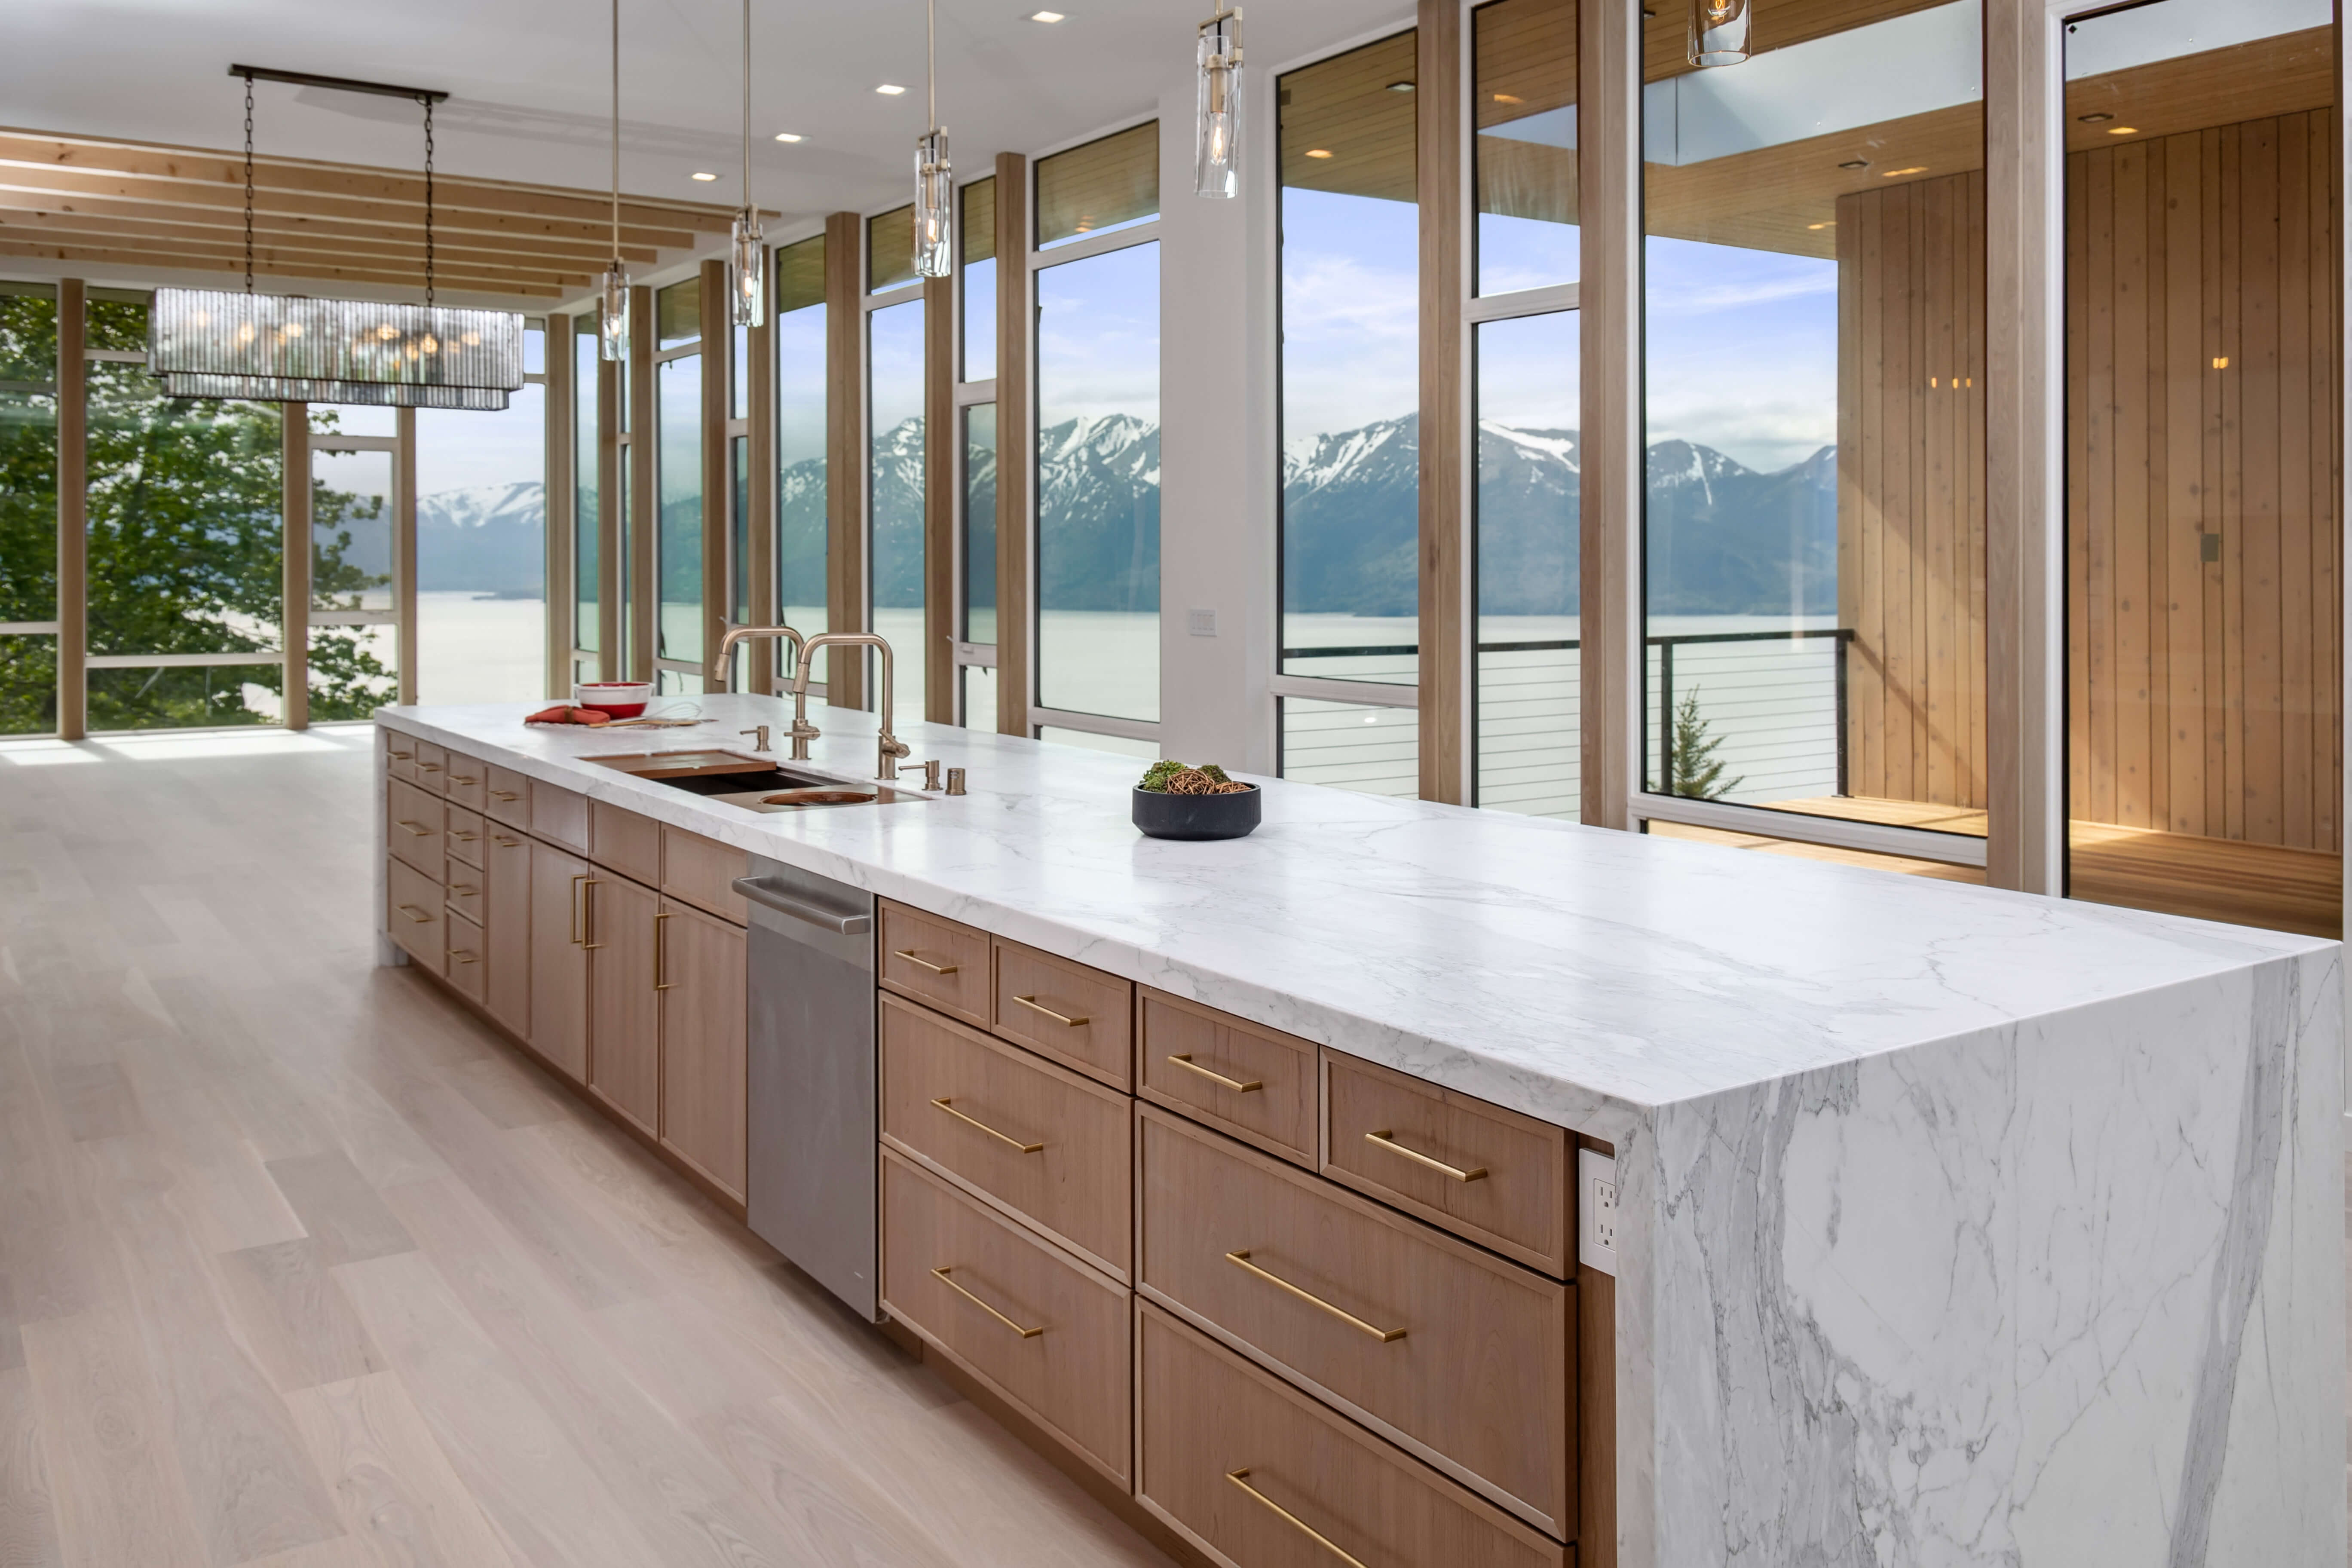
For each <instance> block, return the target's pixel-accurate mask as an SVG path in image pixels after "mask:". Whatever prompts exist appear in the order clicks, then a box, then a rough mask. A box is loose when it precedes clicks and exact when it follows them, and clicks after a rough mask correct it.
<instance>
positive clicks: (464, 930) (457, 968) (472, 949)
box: [442, 873, 489, 1002]
mask: <svg viewBox="0 0 2352 1568" xmlns="http://www.w3.org/2000/svg"><path fill="white" fill-rule="evenodd" d="M477 874H478V873H477ZM446 935H447V941H448V948H447V954H446V960H445V967H444V969H443V971H442V973H445V974H446V975H447V976H448V977H449V984H451V985H452V986H454V987H456V988H457V991H458V992H459V993H460V994H463V995H465V996H466V997H467V999H468V1000H470V1001H474V1002H479V1001H480V1000H481V999H482V988H483V984H484V977H485V975H486V974H487V973H488V952H489V944H488V942H486V941H485V940H484V938H483V935H482V928H481V927H480V926H478V925H476V924H475V923H474V922H473V921H469V920H467V918H466V917H465V916H463V915H461V914H458V913H457V912H456V911H455V910H451V911H450V913H449V918H448V921H447V922H446Z"/></svg>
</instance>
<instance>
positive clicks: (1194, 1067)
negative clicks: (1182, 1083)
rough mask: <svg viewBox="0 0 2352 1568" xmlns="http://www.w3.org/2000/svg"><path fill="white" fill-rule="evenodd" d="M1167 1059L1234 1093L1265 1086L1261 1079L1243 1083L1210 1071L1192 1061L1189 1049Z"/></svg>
mask: <svg viewBox="0 0 2352 1568" xmlns="http://www.w3.org/2000/svg"><path fill="white" fill-rule="evenodd" d="M1168 1059H1169V1060H1170V1061H1171V1062H1174V1063H1175V1064H1176V1065H1177V1066H1178V1067H1180V1068H1183V1069H1184V1070H1185V1071H1186V1072H1196V1073H1199V1074H1200V1075H1201V1076H1202V1078H1204V1079H1208V1080H1209V1081H1210V1082H1211V1083H1213V1084H1219V1085H1222V1086H1223V1087H1224V1088H1226V1089H1232V1090H1233V1091H1234V1093H1235V1094H1248V1093H1250V1092H1252V1091H1253V1090H1255V1089H1264V1088H1265V1080H1264V1079H1255V1078H1254V1079H1250V1080H1249V1082H1247V1083H1244V1082H1242V1080H1241V1079H1236V1078H1227V1077H1226V1076H1225V1075H1224V1074H1223V1073H1221V1072H1211V1071H1210V1070H1209V1069H1208V1068H1204V1067H1202V1065H1201V1064H1200V1063H1198V1062H1196V1061H1194V1060H1193V1059H1192V1052H1190V1051H1187V1052H1185V1053H1184V1054H1183V1055H1182V1056H1181V1057H1170V1058H1168Z"/></svg>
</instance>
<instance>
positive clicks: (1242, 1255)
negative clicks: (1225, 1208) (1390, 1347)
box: [1225, 1250, 1404, 1345]
mask: <svg viewBox="0 0 2352 1568" xmlns="http://www.w3.org/2000/svg"><path fill="white" fill-rule="evenodd" d="M1225 1261H1226V1262H1228V1263H1230V1264H1232V1265H1233V1266H1234V1268H1244V1269H1247V1270H1248V1271H1249V1272H1250V1273H1252V1274H1255V1275H1256V1276H1257V1277H1258V1278H1259V1279H1263V1280H1265V1282H1266V1283H1267V1284H1269V1285H1273V1286H1276V1287H1278V1288H1279V1289H1285V1290H1287V1291H1289V1292H1290V1293H1291V1294H1292V1295H1294V1296H1296V1297H1297V1298H1298V1299H1299V1300H1302V1301H1306V1302H1308V1303H1310V1304H1312V1305H1314V1306H1318V1307H1320V1308H1322V1309H1323V1310H1325V1311H1327V1312H1328V1313H1330V1314H1331V1315H1332V1316H1333V1317H1335V1318H1337V1319H1339V1321H1341V1322H1343V1323H1347V1324H1349V1326H1351V1327H1354V1328H1359V1329H1361V1330H1363V1331H1364V1332H1366V1333H1368V1334H1370V1335H1371V1336H1372V1338H1374V1339H1376V1340H1378V1341H1380V1342H1381V1343H1382V1344H1384V1345H1387V1344H1394V1343H1395V1342H1397V1341H1399V1340H1401V1339H1402V1338H1404V1331H1403V1330H1402V1329H1376V1328H1374V1327H1372V1325H1371V1324H1370V1323H1368V1322H1366V1321H1364V1320H1363V1319H1361V1318H1360V1317H1358V1316H1356V1314H1355V1313H1353V1312H1350V1311H1349V1310H1347V1309H1346V1308H1344V1307H1335V1306H1333V1305H1331V1303H1330V1302H1328V1301H1326V1300H1324V1299H1323V1298H1322V1297H1320V1296H1318V1295H1315V1294H1313V1293H1312V1292H1309V1291H1306V1290H1301V1289H1299V1288H1298V1287H1297V1286H1296V1285H1293V1284H1292V1283H1291V1282H1290V1281H1289V1280H1287V1279H1284V1278H1283V1277H1282V1276H1281V1275H1279V1274H1269V1273H1267V1272H1266V1271H1265V1269H1263V1268H1259V1267H1258V1266H1257V1265H1256V1264H1255V1263H1252V1262H1251V1261H1250V1255H1249V1253H1248V1252H1247V1251H1246V1250H1244V1251H1241V1252H1228V1253H1226V1254H1225Z"/></svg>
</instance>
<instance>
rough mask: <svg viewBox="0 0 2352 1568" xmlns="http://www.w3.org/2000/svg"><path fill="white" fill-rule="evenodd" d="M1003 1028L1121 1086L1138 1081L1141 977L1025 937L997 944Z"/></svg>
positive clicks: (1009, 1036)
mask: <svg viewBox="0 0 2352 1568" xmlns="http://www.w3.org/2000/svg"><path fill="white" fill-rule="evenodd" d="M995 1013H996V1016H995V1025H994V1026H995V1029H996V1032H997V1034H999V1035H1001V1036H1003V1037H1004V1038H1005V1039H1008V1040H1013V1041H1015V1042H1017V1043H1019V1044H1021V1045H1024V1046H1027V1047H1029V1048H1030V1049H1031V1050H1033V1051H1043V1052H1044V1053H1045V1055H1047V1056H1049V1057H1052V1058H1054V1059H1055V1060H1056V1061H1060V1062H1066V1063H1068V1064H1069V1065H1070V1066H1072V1067H1074V1068H1077V1069H1078V1070H1079V1071H1080V1072H1082V1073H1086V1074H1087V1075H1088V1076H1090V1077H1093V1078H1098V1079H1102V1080H1103V1082H1105V1083H1108V1084H1113V1085H1116V1086H1117V1087H1118V1088H1120V1089H1128V1088H1131V1087H1132V1086H1133V1084H1134V1082H1135V1044H1134V1039H1135V983H1134V982H1133V981H1129V980H1122V979H1120V978H1119V977H1118V976H1117V975H1115V974H1105V973H1103V972H1102V971H1101V970H1099V969H1089V968H1087V966H1086V965H1085V964H1083V963H1071V962H1070V961H1069V960H1068V959H1066V958H1055V957H1053V956H1051V955H1050V954H1047V953H1043V952H1038V951H1037V950H1036V949H1035V948H1034V947H1024V946H1022V945H1021V944H1020V943H1019V942H1004V941H1002V940H1000V941H999V942H997V943H996V1008H995Z"/></svg>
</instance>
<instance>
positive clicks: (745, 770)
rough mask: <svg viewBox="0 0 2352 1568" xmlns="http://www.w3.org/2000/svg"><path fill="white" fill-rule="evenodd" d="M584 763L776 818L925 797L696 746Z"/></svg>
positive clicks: (894, 802) (890, 803) (897, 802)
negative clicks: (775, 815) (830, 807)
mask: <svg viewBox="0 0 2352 1568" xmlns="http://www.w3.org/2000/svg"><path fill="white" fill-rule="evenodd" d="M580 760H581V761H582V762H583V763H595V764H596V765H597V766H598V767H603V768H611V769H612V770H613V771H614V772H615V773H631V774H634V775H635V776H636V777H638V778H641V779H650V780H652V781H653V782H654V783H656V784H667V785H668V786H669V787H670V788H671V789H682V790H685V791H687V792H688V794H690V795H701V796H703V797H704V798H705V799H708V800H715V801H717V802H719V804H720V805H732V806H737V807H740V809H742V810H744V811H756V812H762V813H768V814H778V813H782V812H792V811H809V810H814V809H818V808H822V807H824V806H831V805H898V804H899V803H900V802H902V801H909V800H924V799H927V798H929V797H928V796H925V795H918V794H916V793H914V792H913V791H910V790H901V789H892V788H891V787H890V786H889V785H888V784H880V783H869V782H864V781H859V782H852V781H849V780H846V779H836V778H827V777H826V776H825V775H824V774H823V773H806V772H803V770H801V769H799V768H795V767H786V766H783V765H782V764H780V763H776V762H774V761H773V760H772V759H770V758H767V757H754V756H746V755H745V754H743V753H742V752H727V751H720V750H718V749H716V748H714V747H709V746H700V747H696V748H694V749H692V750H689V751H679V752H629V753H625V754H622V755H618V756H604V757H583V758H581V759H580Z"/></svg>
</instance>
